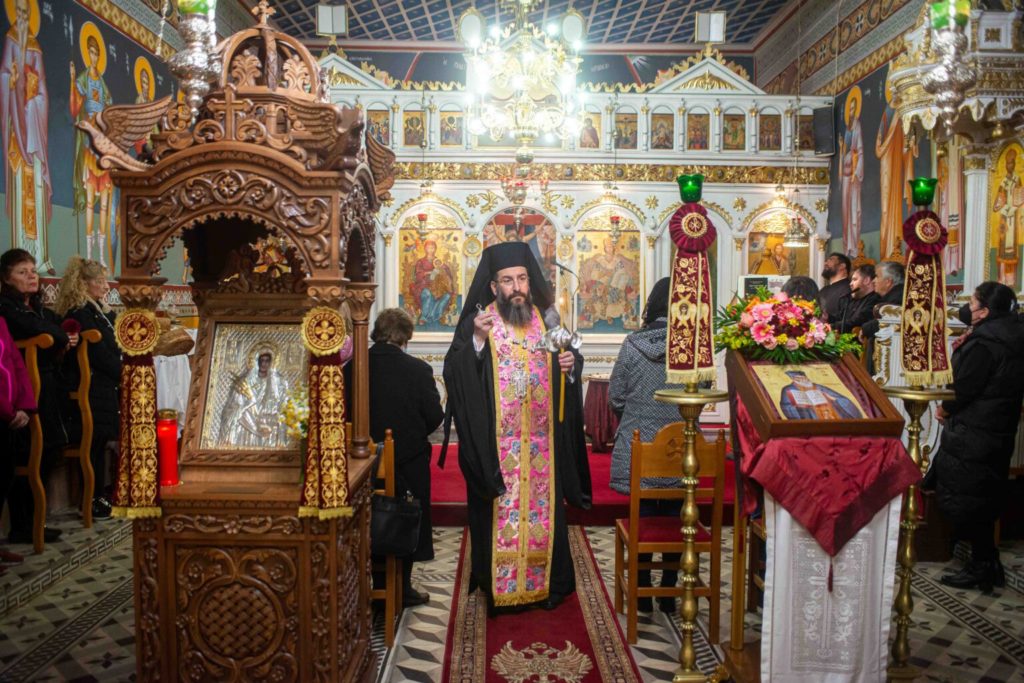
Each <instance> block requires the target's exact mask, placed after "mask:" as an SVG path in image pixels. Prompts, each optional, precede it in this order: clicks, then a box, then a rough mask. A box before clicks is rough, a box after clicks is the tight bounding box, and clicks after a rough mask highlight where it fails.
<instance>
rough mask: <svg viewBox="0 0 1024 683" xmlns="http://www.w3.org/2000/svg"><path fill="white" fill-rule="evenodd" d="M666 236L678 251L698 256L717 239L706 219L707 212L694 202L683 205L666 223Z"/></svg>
mask: <svg viewBox="0 0 1024 683" xmlns="http://www.w3.org/2000/svg"><path fill="white" fill-rule="evenodd" d="M668 236H669V237H670V238H672V242H674V243H675V245H676V246H677V247H678V248H679V250H680V251H685V252H687V253H689V254H699V253H701V252H703V251H706V250H707V248H708V247H710V246H711V245H712V243H714V241H715V238H716V237H718V231H716V230H715V226H714V225H712V224H711V220H710V219H709V218H708V210H707V209H705V208H704V207H703V206H701V205H700V204H698V203H696V202H690V203H687V204H683V205H682V206H680V207H679V208H678V209H676V212H675V213H674V214H672V218H670V219H669V221H668Z"/></svg>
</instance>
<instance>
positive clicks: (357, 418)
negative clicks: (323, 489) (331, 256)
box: [345, 282, 377, 458]
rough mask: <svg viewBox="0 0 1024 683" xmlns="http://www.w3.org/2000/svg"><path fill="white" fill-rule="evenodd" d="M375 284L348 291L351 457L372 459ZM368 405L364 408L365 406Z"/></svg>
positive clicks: (360, 284)
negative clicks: (371, 327)
mask: <svg viewBox="0 0 1024 683" xmlns="http://www.w3.org/2000/svg"><path fill="white" fill-rule="evenodd" d="M376 288H377V285H375V284H373V283H372V282H351V283H349V284H348V285H347V287H346V290H345V298H346V300H347V301H348V307H349V311H350V312H351V313H352V327H353V330H352V362H353V364H354V365H353V366H352V367H353V370H354V371H353V373H352V384H353V386H352V413H353V414H352V454H351V455H352V457H353V458H368V457H370V415H369V413H368V409H367V407H368V406H369V405H370V378H369V376H368V374H367V372H368V368H369V367H370V365H369V364H370V356H369V349H370V341H369V340H370V333H369V324H370V308H371V307H372V306H373V301H374V290H375V289H376ZM364 406H365V407H364Z"/></svg>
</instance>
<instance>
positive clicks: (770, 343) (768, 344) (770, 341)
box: [761, 336, 779, 351]
mask: <svg viewBox="0 0 1024 683" xmlns="http://www.w3.org/2000/svg"><path fill="white" fill-rule="evenodd" d="M778 345H779V340H778V339H776V338H775V337H771V336H769V337H768V338H766V339H765V340H764V341H763V342H761V346H763V347H764V348H766V349H768V350H769V351H771V350H772V349H774V348H775V347H776V346H778Z"/></svg>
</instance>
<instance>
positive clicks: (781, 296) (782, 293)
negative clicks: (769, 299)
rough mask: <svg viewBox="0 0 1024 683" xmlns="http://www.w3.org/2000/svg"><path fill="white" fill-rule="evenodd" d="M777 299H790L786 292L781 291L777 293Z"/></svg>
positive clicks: (784, 300)
mask: <svg viewBox="0 0 1024 683" xmlns="http://www.w3.org/2000/svg"><path fill="white" fill-rule="evenodd" d="M775 300H776V301H780V302H782V303H786V302H787V301H789V295H788V294H786V293H785V292H779V293H778V294H776V295H775Z"/></svg>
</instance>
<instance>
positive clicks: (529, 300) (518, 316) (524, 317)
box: [497, 289, 533, 329]
mask: <svg viewBox="0 0 1024 683" xmlns="http://www.w3.org/2000/svg"><path fill="white" fill-rule="evenodd" d="M497 297H498V298H497V305H498V313H499V314H501V319H502V320H504V321H505V322H507V323H508V324H509V325H511V326H512V327H515V328H518V329H523V328H524V327H526V326H527V325H529V324H530V320H532V319H533V297H532V296H530V293H529V292H527V293H526V294H525V295H523V294H520V295H513V296H505V293H504V292H502V291H501V290H500V289H499V290H498V292H497ZM520 297H522V298H520Z"/></svg>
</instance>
